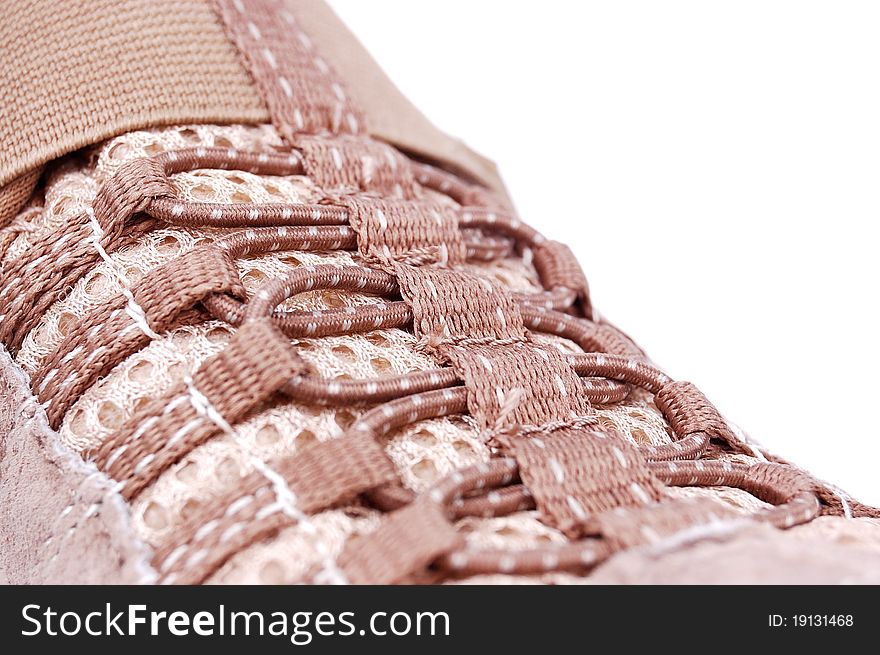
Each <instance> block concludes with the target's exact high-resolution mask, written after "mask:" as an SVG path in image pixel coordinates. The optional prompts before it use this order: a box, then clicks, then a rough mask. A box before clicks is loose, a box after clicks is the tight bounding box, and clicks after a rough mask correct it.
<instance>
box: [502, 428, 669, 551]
mask: <svg viewBox="0 0 880 655" xmlns="http://www.w3.org/2000/svg"><path fill="white" fill-rule="evenodd" d="M507 444H508V447H509V448H510V450H511V452H512V454H513V456H514V457H515V459H516V461H517V462H518V464H519V473H520V477H521V478H522V481H523V482H524V483H525V485H526V487H528V489H529V490H530V491H531V492H532V496H534V498H535V504H536V505H537V507H538V511H539V512H540V513H541V517H542V519H543V520H544V521H545V522H546V523H548V524H549V525H552V526H554V527H556V528H558V529H559V530H561V531H562V532H564V533H566V534H567V535H569V536H570V537H576V536H580V535H581V534H582V532H583V526H584V524H585V522H586V521H587V519H588V518H590V517H591V516H593V515H595V514H599V513H602V512H605V511H608V510H612V509H615V508H620V507H638V506H643V505H649V504H651V503H656V502H657V501H658V500H659V499H660V497H661V494H662V490H663V485H662V483H660V481H659V480H658V479H657V478H656V477H655V476H654V475H653V474H652V473H651V471H650V470H649V469H648V468H647V465H646V464H645V462H644V459H643V458H642V455H641V453H639V451H638V450H637V449H636V448H634V447H633V446H631V445H630V444H628V443H627V442H625V441H623V440H622V439H621V438H620V437H618V436H617V435H615V434H612V433H609V432H605V431H602V430H599V429H588V428H580V429H571V428H566V429H561V430H557V431H555V432H553V433H552V434H536V435H534V436H531V437H522V436H515V437H512V438H510V439H508V440H507Z"/></svg>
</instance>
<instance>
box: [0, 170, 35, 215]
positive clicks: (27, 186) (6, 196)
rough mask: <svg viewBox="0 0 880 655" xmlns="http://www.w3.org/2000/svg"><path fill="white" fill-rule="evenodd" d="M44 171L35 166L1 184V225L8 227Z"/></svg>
mask: <svg viewBox="0 0 880 655" xmlns="http://www.w3.org/2000/svg"><path fill="white" fill-rule="evenodd" d="M42 172H43V171H42V168H35V169H33V170H31V171H28V172H27V173H24V174H22V175H21V176H19V177H17V178H14V179H13V180H12V181H11V182H9V183H8V184H6V185H5V186H4V185H0V227H6V226H7V225H8V224H9V221H11V220H12V219H13V218H15V215H16V214H17V213H18V210H19V209H21V208H22V207H23V206H24V204H25V203H26V202H27V201H28V199H29V198H30V197H31V194H32V193H33V192H34V187H36V185H37V182H38V181H39V179H40V175H41V174H42Z"/></svg>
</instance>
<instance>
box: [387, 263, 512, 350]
mask: <svg viewBox="0 0 880 655" xmlns="http://www.w3.org/2000/svg"><path fill="white" fill-rule="evenodd" d="M395 268H396V274H397V279H398V282H399V283H400V294H401V295H402V296H403V299H404V300H405V301H406V302H407V304H409V305H410V307H412V312H413V331H414V333H415V335H416V336H417V337H421V338H424V339H426V340H431V341H433V342H434V343H435V344H436V343H439V342H440V341H443V340H446V339H450V338H453V337H454V338H458V339H461V338H468V339H472V340H477V341H478V340H481V339H484V340H496V341H511V340H523V339H524V338H525V331H524V329H523V322H522V317H521V315H520V310H519V307H518V306H517V304H516V303H515V302H514V301H513V299H512V298H511V297H510V294H509V293H507V291H506V290H505V289H503V288H502V287H501V286H500V285H498V283H497V282H494V281H491V280H488V279H486V278H484V277H481V276H477V275H474V274H472V273H467V272H465V271H461V270H452V269H442V268H427V267H420V268H416V267H413V266H408V265H405V264H398V265H397V266H396V267H395Z"/></svg>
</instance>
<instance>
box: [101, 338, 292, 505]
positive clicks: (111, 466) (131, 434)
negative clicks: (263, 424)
mask: <svg viewBox="0 0 880 655" xmlns="http://www.w3.org/2000/svg"><path fill="white" fill-rule="evenodd" d="M305 368H306V365H305V363H304V362H303V360H302V359H301V358H300V357H299V355H297V354H296V352H295V351H294V350H293V348H291V347H290V344H289V342H288V341H287V339H286V338H284V337H283V336H282V335H281V334H280V333H279V332H278V331H277V330H276V329H275V328H274V327H273V326H272V325H271V322H270V321H269V320H253V321H248V322H245V323H244V324H242V326H241V327H240V328H239V329H238V331H237V332H236V333H235V334H234V335H233V337H232V338H231V339H230V341H229V343H228V344H227V345H226V347H225V348H224V349H223V350H222V351H221V352H220V353H218V354H217V355H215V356H214V357H212V358H210V359H209V360H207V361H205V362H204V364H203V365H202V367H201V368H200V369H199V370H198V371H197V372H196V373H194V374H193V375H192V376H191V378H187V379H185V380H184V382H183V383H181V384H179V385H177V386H176V387H174V388H173V389H172V390H171V392H169V394H168V395H167V396H166V397H165V398H157V399H155V400H153V401H152V402H150V403H148V404H147V405H146V406H145V407H144V408H143V409H141V410H140V411H139V412H138V413H137V414H136V415H135V416H133V417H132V418H131V419H130V420H128V421H127V422H126V423H125V424H124V425H123V426H122V428H120V429H119V431H117V432H116V433H115V434H114V435H112V436H111V437H110V438H108V439H107V440H105V441H104V443H102V444H101V446H100V447H99V448H98V449H97V450H96V451H95V452H94V453H92V455H93V457H94V460H95V463H96V464H97V466H98V468H100V469H102V470H104V471H105V472H106V473H107V474H108V475H109V476H110V477H112V478H114V479H116V480H120V481H121V482H120V486H121V493H122V495H123V496H124V497H126V498H129V499H130V498H132V497H134V496H136V495H137V494H138V493H139V492H140V491H141V490H142V489H143V488H144V487H145V486H146V485H148V484H149V483H151V482H152V481H153V480H155V479H156V478H157V477H158V476H159V475H160V474H161V473H162V472H163V471H164V470H165V469H166V468H168V467H169V466H171V465H172V464H174V463H175V462H177V461H179V460H180V459H181V458H182V457H184V456H186V455H187V454H188V453H189V452H190V451H192V450H193V448H195V447H197V446H199V445H201V444H202V443H204V442H205V441H207V440H208V439H210V438H211V437H213V436H215V435H217V434H220V433H227V434H231V433H233V428H232V425H233V424H235V423H237V422H238V421H240V420H242V419H243V418H244V417H246V416H247V415H248V414H249V413H250V412H251V411H253V410H254V409H255V408H257V407H258V406H259V405H260V404H261V403H263V402H264V401H265V400H267V399H268V398H269V397H271V396H272V395H273V394H274V393H276V392H277V391H278V390H279V389H280V388H281V387H282V386H283V385H284V384H285V382H287V380H289V379H290V378H291V377H292V376H294V375H296V374H298V373H302V372H303V371H304V370H305ZM169 435H170V436H169Z"/></svg>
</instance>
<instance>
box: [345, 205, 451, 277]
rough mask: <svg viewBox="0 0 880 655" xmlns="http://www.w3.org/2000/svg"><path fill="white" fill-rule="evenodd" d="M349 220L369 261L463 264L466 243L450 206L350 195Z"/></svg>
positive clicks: (386, 265) (383, 264)
mask: <svg viewBox="0 0 880 655" xmlns="http://www.w3.org/2000/svg"><path fill="white" fill-rule="evenodd" d="M343 202H344V204H345V206H346V207H347V208H348V210H349V212H350V213H349V223H350V224H351V226H352V228H354V230H355V231H356V232H357V236H358V250H359V252H360V254H361V256H362V257H363V258H364V260H365V261H366V262H368V263H373V264H377V265H381V266H383V267H385V268H389V269H390V268H391V262H393V261H406V262H409V263H419V262H420V263H442V264H444V265H447V264H460V263H461V262H463V261H464V259H465V246H464V243H463V242H462V237H461V232H460V231H459V229H458V219H457V217H456V215H455V212H454V211H453V210H451V209H450V208H449V207H444V206H442V205H439V204H437V203H427V202H417V201H410V200H384V199H383V200H374V199H372V198H364V197H360V198H355V197H348V198H345V199H344V200H343Z"/></svg>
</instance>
